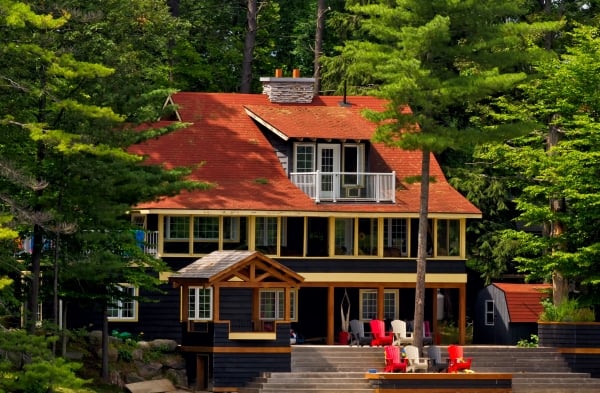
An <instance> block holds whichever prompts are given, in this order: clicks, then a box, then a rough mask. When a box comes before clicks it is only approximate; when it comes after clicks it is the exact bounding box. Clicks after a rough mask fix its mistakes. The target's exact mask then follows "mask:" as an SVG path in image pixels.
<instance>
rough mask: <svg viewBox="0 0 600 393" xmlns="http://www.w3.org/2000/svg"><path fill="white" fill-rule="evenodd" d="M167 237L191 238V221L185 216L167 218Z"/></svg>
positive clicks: (173, 238) (174, 238) (172, 238)
mask: <svg viewBox="0 0 600 393" xmlns="http://www.w3.org/2000/svg"><path fill="white" fill-rule="evenodd" d="M165 235H166V236H165V237H166V238H167V239H171V240H176V239H181V240H183V239H188V238H189V236H190V219H189V217H185V216H168V217H165Z"/></svg>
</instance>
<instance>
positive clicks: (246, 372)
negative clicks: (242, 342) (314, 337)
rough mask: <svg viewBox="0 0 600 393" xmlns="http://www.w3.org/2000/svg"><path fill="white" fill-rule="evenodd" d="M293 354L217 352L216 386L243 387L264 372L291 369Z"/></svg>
mask: <svg viewBox="0 0 600 393" xmlns="http://www.w3.org/2000/svg"><path fill="white" fill-rule="evenodd" d="M290 364H291V354H289V353H287V354H271V353H266V354H261V353H236V354H234V353H232V354H229V353H215V354H214V356H213V383H214V386H215V387H242V386H244V385H245V384H246V383H248V382H250V381H251V380H252V379H254V378H256V377H258V376H260V374H261V373H263V372H289V371H291V366H290Z"/></svg>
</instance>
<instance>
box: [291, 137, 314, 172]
mask: <svg viewBox="0 0 600 393" xmlns="http://www.w3.org/2000/svg"><path fill="white" fill-rule="evenodd" d="M300 147H306V148H310V149H311V150H312V152H311V154H312V161H311V162H310V167H306V168H302V170H300V169H299V168H298V148H300ZM316 165H317V146H316V144H315V143H294V172H314V171H315V168H316Z"/></svg>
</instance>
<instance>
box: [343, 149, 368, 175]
mask: <svg viewBox="0 0 600 393" xmlns="http://www.w3.org/2000/svg"><path fill="white" fill-rule="evenodd" d="M342 152H343V153H342V159H343V166H342V168H343V172H344V179H343V184H344V185H361V184H363V183H364V176H359V173H360V172H364V171H365V164H364V162H365V146H364V145H362V144H354V143H346V144H344V146H343V150H342Z"/></svg>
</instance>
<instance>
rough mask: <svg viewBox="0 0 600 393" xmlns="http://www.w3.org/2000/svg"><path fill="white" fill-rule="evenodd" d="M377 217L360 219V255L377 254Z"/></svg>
mask: <svg viewBox="0 0 600 393" xmlns="http://www.w3.org/2000/svg"><path fill="white" fill-rule="evenodd" d="M377 221H378V219H377V218H359V219H358V255H377V236H378V235H377Z"/></svg>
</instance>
